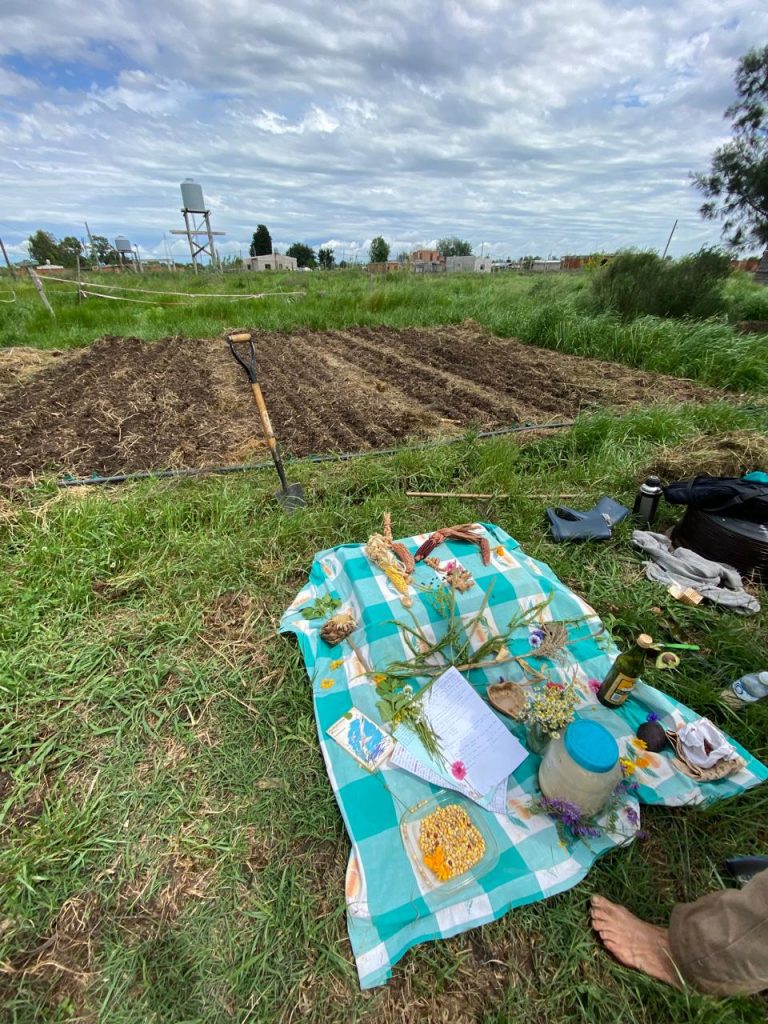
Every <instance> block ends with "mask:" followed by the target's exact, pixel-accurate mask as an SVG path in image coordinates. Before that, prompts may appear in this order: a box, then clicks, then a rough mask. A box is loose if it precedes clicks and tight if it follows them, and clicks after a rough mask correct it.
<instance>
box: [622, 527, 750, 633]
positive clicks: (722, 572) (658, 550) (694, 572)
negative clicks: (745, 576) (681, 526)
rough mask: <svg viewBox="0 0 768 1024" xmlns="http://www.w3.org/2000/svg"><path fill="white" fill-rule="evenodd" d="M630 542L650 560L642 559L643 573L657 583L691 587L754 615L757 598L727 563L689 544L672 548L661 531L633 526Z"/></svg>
mask: <svg viewBox="0 0 768 1024" xmlns="http://www.w3.org/2000/svg"><path fill="white" fill-rule="evenodd" d="M632 543H633V544H634V546H635V547H636V548H638V549H639V550H640V551H642V553H643V554H644V555H648V557H649V559H650V561H647V562H644V563H643V564H644V565H645V575H646V576H647V577H648V579H649V580H653V581H654V582H656V583H664V584H665V585H666V586H669V585H670V584H671V583H677V584H678V586H680V587H693V588H694V590H698V592H699V593H700V594H701V596H702V597H704V598H706V600H707V601H711V602H712V603H713V604H718V605H721V606H722V607H724V608H730V609H731V611H734V612H739V614H741V615H755V614H756V613H757V612H759V611H760V602H759V601H758V600H757V598H755V597H752V595H751V594H748V593H747V592H746V590H744V586H743V584H742V582H741V576H740V575H739V574H738V572H737V571H736V570H735V569H734V568H733V567H732V566H730V565H724V564H723V563H721V562H711V561H710V560H709V559H708V558H702V556H701V555H697V554H696V552H695V551H691V550H690V548H675V549H674V550H673V549H672V541H671V540H670V539H669V537H666V536H665V535H664V534H663V533H651V532H650V531H648V530H635V531H634V532H633V534H632Z"/></svg>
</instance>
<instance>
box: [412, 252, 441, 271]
mask: <svg viewBox="0 0 768 1024" xmlns="http://www.w3.org/2000/svg"><path fill="white" fill-rule="evenodd" d="M408 263H409V265H410V268H411V271H412V272H413V273H414V274H440V273H442V272H443V271H444V270H445V256H441V255H440V253H439V252H438V251H437V249H416V251H415V252H412V253H411V255H410V256H409V257H408Z"/></svg>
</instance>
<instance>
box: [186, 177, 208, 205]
mask: <svg viewBox="0 0 768 1024" xmlns="http://www.w3.org/2000/svg"><path fill="white" fill-rule="evenodd" d="M181 201H182V203H183V206H184V209H185V210H189V211H190V212H192V213H205V211H206V209H207V207H206V205H205V200H204V199H203V187H202V185H198V183H197V182H196V181H192V179H191V178H187V179H186V180H185V181H182V183H181Z"/></svg>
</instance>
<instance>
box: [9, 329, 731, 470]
mask: <svg viewBox="0 0 768 1024" xmlns="http://www.w3.org/2000/svg"><path fill="white" fill-rule="evenodd" d="M254 336H255V340H256V344H257V350H258V359H259V374H260V378H261V381H262V387H263V389H264V394H265V396H266V399H267V403H268V405H269V409H270V413H271V415H272V420H273V423H274V426H275V429H276V432H277V435H278V437H279V438H280V441H281V444H282V447H283V450H284V451H285V452H286V453H287V454H291V455H306V454H310V453H314V452H322V451H336V450H338V451H342V450H353V449H359V448H368V447H370V448H375V447H381V446H386V445H392V444H397V443H399V442H402V441H403V440H404V439H406V438H408V437H413V436H422V437H423V436H431V435H434V434H437V433H440V432H445V431H446V430H448V431H451V430H452V431H456V430H459V429H462V428H465V427H468V426H476V427H481V428H490V427H496V426H504V425H507V424H513V423H537V422H546V421H548V420H550V421H551V420H553V419H570V418H571V417H573V416H575V415H576V414H577V413H578V412H580V411H581V410H582V409H592V408H598V407H606V406H609V407H615V408H622V407H626V406H630V405H634V404H638V403H644V404H649V403H651V402H654V401H673V402H685V401H691V400H701V399H703V398H706V397H709V396H711V394H712V392H707V391H706V390H705V389H703V388H699V387H696V386H695V385H693V384H691V383H690V382H688V381H681V380H676V379H675V378H671V377H661V376H658V375H655V374H650V373H642V372H639V371H635V370H630V369H628V368H627V367H624V366H620V365H618V364H614V363H604V362H599V361H597V360H591V359H580V358H578V357H575V356H567V355H563V354H561V353H559V352H552V351H549V350H545V349H538V348H533V347H532V346H530V345H523V344H521V343H520V342H518V341H514V340H509V339H500V338H496V337H494V336H492V335H490V334H488V333H487V332H485V331H484V330H483V329H482V328H480V327H478V326H477V325H476V324H473V323H466V324H462V325H459V326H445V327H437V328H409V329H402V330H396V329H393V328H352V329H349V330H343V331H328V332H322V333H315V332H301V333H295V334H277V333H267V332H262V331H258V332H255V335H254ZM8 351H11V352H13V351H16V352H18V351H19V350H13V349H12V350H8ZM25 351H27V352H28V351H29V350H25ZM46 355H47V353H46ZM25 358H27V357H25ZM263 456H264V447H263V444H262V442H261V441H260V439H259V438H258V421H257V418H256V413H255V408H254V405H253V401H252V398H251V393H250V389H249V387H248V383H247V380H246V378H245V375H244V374H243V372H242V370H241V369H240V368H239V367H238V366H237V365H236V364H235V362H234V360H233V359H232V357H231V355H230V353H229V351H228V349H227V347H226V345H225V343H224V342H223V340H221V339H207V340H202V341H193V340H189V339H185V338H165V339H163V340H162V341H157V342H151V343H147V342H143V341H140V340H138V339H137V338H114V337H106V338H102V339H101V340H100V341H97V342H95V343H94V344H93V345H92V346H91V347H90V348H88V349H85V350H83V351H81V352H77V353H72V354H71V355H67V356H66V357H65V359H63V360H56V361H54V362H49V364H48V365H44V366H42V368H39V370H38V372H36V373H35V375H34V377H29V376H28V375H26V374H25V373H22V374H20V375H19V376H17V377H16V379H14V380H13V381H12V382H10V383H9V384H8V385H7V387H6V389H5V391H4V392H0V478H3V479H8V478H14V477H26V476H29V475H31V474H41V473H45V472H70V473H74V474H77V475H89V474H91V473H98V474H108V473H116V472H131V471H134V470H141V469H158V468H165V467H173V466H205V465H213V464H216V463H222V462H229V461H233V462H236V461H249V460H253V459H259V458H262V457H263Z"/></svg>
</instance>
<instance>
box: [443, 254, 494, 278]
mask: <svg viewBox="0 0 768 1024" xmlns="http://www.w3.org/2000/svg"><path fill="white" fill-rule="evenodd" d="M492 264H493V260H492V259H491V257H490V256H446V258H445V269H446V271H447V272H448V273H449V274H474V273H478V272H482V273H488V274H489V273H490V272H491V267H492Z"/></svg>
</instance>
